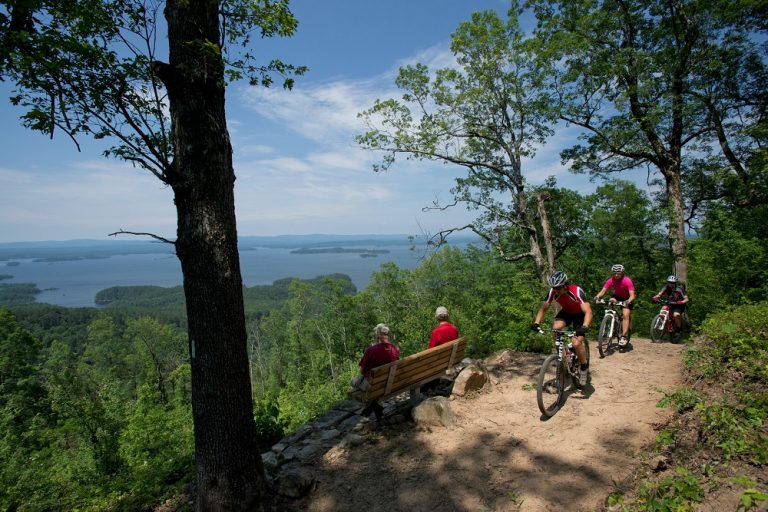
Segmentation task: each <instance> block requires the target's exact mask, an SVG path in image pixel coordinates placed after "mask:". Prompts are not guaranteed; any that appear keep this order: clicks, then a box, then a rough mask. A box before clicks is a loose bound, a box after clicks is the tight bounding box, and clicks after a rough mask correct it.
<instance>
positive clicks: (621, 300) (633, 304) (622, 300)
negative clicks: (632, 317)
mask: <svg viewBox="0 0 768 512" xmlns="http://www.w3.org/2000/svg"><path fill="white" fill-rule="evenodd" d="M611 298H612V299H616V300H617V301H619V302H624V301H625V300H629V297H619V296H617V295H611ZM624 307H625V308H627V309H629V310H631V309H632V308H633V307H635V303H634V302H630V303H629V306H626V305H625V306H624Z"/></svg>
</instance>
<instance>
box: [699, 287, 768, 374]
mask: <svg viewBox="0 0 768 512" xmlns="http://www.w3.org/2000/svg"><path fill="white" fill-rule="evenodd" d="M766 315H768V302H761V303H758V304H754V305H746V306H742V307H733V308H729V309H726V310H724V311H721V312H719V313H717V314H714V315H711V316H709V317H708V318H707V320H706V321H705V322H704V323H703V324H702V326H701V332H702V334H704V335H705V336H707V338H708V339H709V340H710V341H711V343H710V344H708V345H707V346H706V348H705V349H704V350H705V357H704V358H703V359H704V361H707V360H709V361H711V362H712V363H713V364H716V365H719V367H720V369H721V371H725V370H726V369H731V370H736V371H738V372H740V373H742V374H743V376H744V377H745V379H746V380H747V382H752V383H758V382H765V381H766V379H768V346H766V344H765V340H766V338H767V337H768V324H766V322H765V318H766Z"/></svg>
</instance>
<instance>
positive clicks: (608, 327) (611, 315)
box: [595, 299, 624, 357]
mask: <svg viewBox="0 0 768 512" xmlns="http://www.w3.org/2000/svg"><path fill="white" fill-rule="evenodd" d="M595 302H596V304H604V305H605V313H604V315H603V320H602V321H601V322H600V328H599V330H598V334H597V348H598V350H599V351H600V357H605V356H606V355H608V354H609V353H610V352H611V351H612V345H613V344H614V343H616V344H618V338H619V336H620V335H621V333H622V332H623V323H624V303H623V302H617V301H616V300H605V299H600V300H597V301H595Z"/></svg>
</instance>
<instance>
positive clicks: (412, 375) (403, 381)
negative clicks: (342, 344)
mask: <svg viewBox="0 0 768 512" xmlns="http://www.w3.org/2000/svg"><path fill="white" fill-rule="evenodd" d="M466 346H467V338H466V337H462V338H459V339H457V340H454V341H451V342H448V343H445V344H443V345H440V346H438V347H435V348H432V349H427V350H423V351H421V352H417V353H416V354H412V355H410V356H408V357H405V358H403V359H399V360H397V361H393V362H391V363H388V364H386V365H382V366H378V367H376V368H374V369H373V370H372V373H373V378H372V380H371V386H370V388H369V389H368V390H367V392H366V393H365V399H367V400H376V399H379V398H386V397H388V396H392V395H395V394H398V393H401V392H403V391H405V390H408V389H413V388H416V387H418V386H420V385H422V384H425V383H427V382H430V381H432V380H435V379H437V378H439V377H440V376H442V375H444V374H445V372H446V371H447V370H449V369H450V368H451V367H452V366H453V365H454V364H456V363H458V362H459V361H461V359H462V358H463V357H464V351H465V349H466Z"/></svg>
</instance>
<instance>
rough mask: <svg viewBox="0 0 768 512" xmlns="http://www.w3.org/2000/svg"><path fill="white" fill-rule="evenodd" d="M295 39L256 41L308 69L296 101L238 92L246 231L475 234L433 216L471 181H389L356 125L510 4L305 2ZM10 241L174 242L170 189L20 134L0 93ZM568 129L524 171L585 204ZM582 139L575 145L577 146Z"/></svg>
mask: <svg viewBox="0 0 768 512" xmlns="http://www.w3.org/2000/svg"><path fill="white" fill-rule="evenodd" d="M291 7H292V10H293V12H294V14H295V15H296V17H297V18H298V20H299V29H298V33H297V34H296V35H295V36H294V37H293V38H288V39H277V40H269V41H263V42H262V41H257V42H256V44H257V45H258V46H257V48H258V49H259V51H261V52H262V54H263V55H264V56H265V60H267V59H271V58H280V59H282V60H284V61H286V62H290V63H293V64H297V65H307V66H308V67H309V68H310V71H309V72H308V73H307V75H305V76H304V77H299V78H298V80H297V82H296V86H295V88H294V89H293V91H284V90H283V89H282V88H281V87H273V88H270V89H264V88H254V87H247V86H245V85H243V84H233V85H231V86H230V87H229V89H228V91H227V116H228V124H229V130H230V135H231V138H232V143H233V148H234V159H235V172H236V175H237V181H236V183H235V197H236V211H237V219H238V220H237V222H238V232H239V234H240V235H241V236H245V235H277V234H311V233H333V234H369V233H371V234H396V233H405V234H421V233H423V232H430V233H434V232H436V231H438V230H440V229H444V228H450V227H454V226H457V225H463V224H465V223H466V222H467V221H468V220H469V219H470V218H471V217H470V215H471V214H470V213H468V212H466V211H465V210H463V209H460V208H455V209H453V211H446V212H422V208H423V207H424V206H426V205H429V204H431V203H432V201H433V200H434V199H435V198H439V199H441V200H442V201H443V202H445V201H447V200H448V199H450V197H451V195H450V188H451V186H452V184H453V179H454V178H455V176H457V175H458V173H460V172H461V171H460V170H459V169H453V168H451V167H448V166H445V165H440V164H430V163H428V162H427V163H425V162H405V161H399V162H398V163H396V164H395V165H394V166H393V167H392V168H391V170H390V171H388V172H386V173H378V174H377V173H374V172H373V171H372V170H371V166H372V164H373V163H374V162H376V161H378V158H379V155H377V154H375V153H372V152H369V151H364V150H362V149H360V148H358V147H357V146H356V145H355V142H354V136H355V135H356V134H358V133H360V132H361V131H362V127H361V125H360V122H359V120H358V119H357V117H356V115H357V113H358V112H360V111H362V110H364V109H366V108H368V107H370V106H371V105H372V104H373V102H374V100H375V99H377V98H385V97H388V96H391V95H393V94H396V89H395V87H394V77H395V76H396V73H397V70H398V68H399V67H400V66H402V65H405V64H409V63H414V62H422V63H425V64H428V65H429V66H430V67H431V68H435V67H445V66H448V65H450V63H451V62H452V58H451V57H452V56H451V54H450V51H449V43H450V34H451V33H452V32H453V31H454V30H455V28H456V27H457V26H458V24H459V23H460V22H461V21H464V20H467V19H469V17H470V15H471V13H472V12H473V11H477V10H484V9H496V10H497V11H498V12H499V13H500V14H502V15H504V14H505V13H506V9H507V7H508V2H507V1H505V0H472V1H470V0H387V1H384V2H381V1H379V2H373V1H361V0H322V1H318V0H294V1H292V2H291ZM0 93H2V98H3V101H1V102H0V123H2V131H3V134H4V136H3V139H2V152H3V159H2V161H0V219H2V220H1V221H0V242H10V241H31V240H68V239H75V238H93V239H105V238H107V235H108V234H109V233H111V232H114V231H117V230H120V229H125V230H127V231H142V232H152V233H155V234H158V235H160V236H165V237H169V238H173V237H174V236H175V229H176V219H175V209H174V206H173V196H172V193H171V190H170V189H168V188H166V187H164V186H163V184H162V183H160V182H159V181H158V180H157V179H156V178H154V177H153V176H152V175H150V174H149V173H148V172H146V171H141V170H140V169H135V168H133V167H131V166H130V165H128V164H125V163H123V162H120V161H118V160H112V159H106V158H104V157H102V156H101V149H102V148H101V147H100V146H98V145H97V144H96V143H94V142H90V141H85V140H84V141H81V142H82V151H81V152H80V153H78V152H77V150H76V148H75V146H74V145H73V144H72V143H71V142H70V141H69V140H68V139H66V138H64V137H57V138H55V139H54V140H50V139H49V138H47V137H46V136H43V135H41V134H38V133H34V132H31V131H28V130H25V129H24V128H22V127H21V126H20V124H19V122H18V117H19V115H20V114H21V113H22V112H21V111H20V110H19V109H16V108H14V107H12V106H11V105H10V104H9V102H8V100H7V98H8V96H9V93H10V87H9V86H8V84H7V83H0ZM572 136H573V134H572V133H567V132H563V131H560V132H558V134H557V135H556V136H555V138H553V139H552V142H551V143H550V144H548V146H547V148H545V149H544V150H542V151H540V152H539V155H537V157H536V158H535V159H534V160H532V161H530V162H527V163H526V166H525V168H524V172H525V175H526V178H527V179H528V181H529V182H530V183H534V184H538V183H541V182H542V181H543V180H544V179H545V178H546V177H547V176H549V175H556V176H558V181H559V183H560V184H561V185H563V186H568V187H571V188H575V189H577V190H580V191H582V192H587V191H591V190H592V189H593V188H594V186H593V185H592V184H590V183H588V182H587V180H586V179H585V178H584V177H583V176H582V177H576V176H572V175H570V174H569V173H567V171H566V170H565V169H563V168H562V167H561V166H560V160H559V157H558V152H559V149H560V145H559V144H558V141H559V140H568V139H569V138H570V137H572ZM570 140H571V141H572V140H573V139H572V138H571V139H570Z"/></svg>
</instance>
